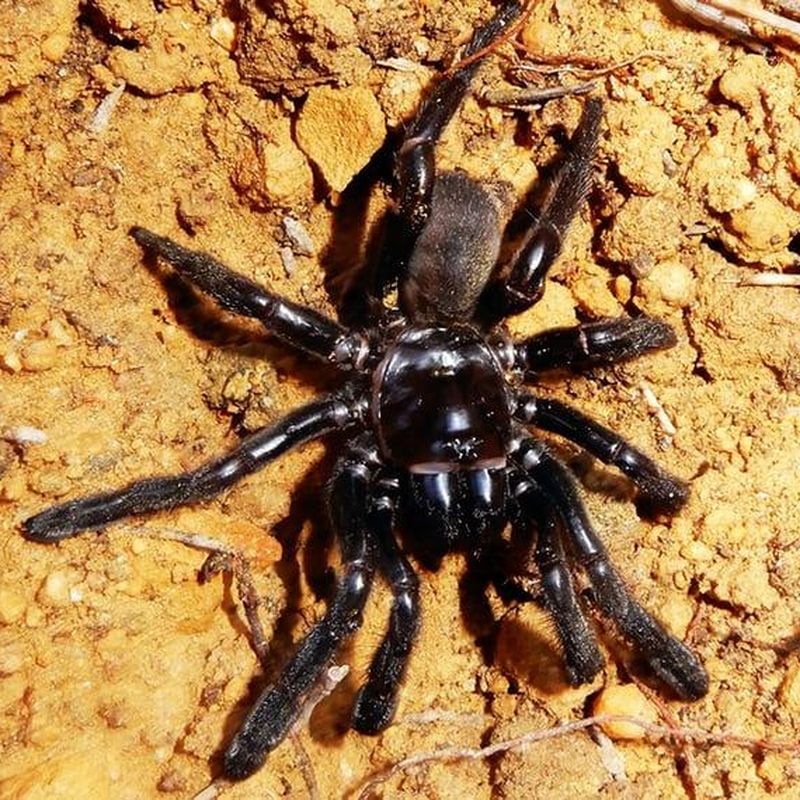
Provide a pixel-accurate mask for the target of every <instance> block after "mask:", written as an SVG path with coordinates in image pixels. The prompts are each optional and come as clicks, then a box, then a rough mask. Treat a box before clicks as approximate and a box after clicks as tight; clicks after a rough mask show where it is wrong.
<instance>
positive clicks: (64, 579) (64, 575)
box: [36, 569, 73, 607]
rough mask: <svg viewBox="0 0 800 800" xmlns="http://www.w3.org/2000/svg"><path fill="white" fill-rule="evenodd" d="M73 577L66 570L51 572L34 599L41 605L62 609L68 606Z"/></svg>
mask: <svg viewBox="0 0 800 800" xmlns="http://www.w3.org/2000/svg"><path fill="white" fill-rule="evenodd" d="M72 578H73V576H72V575H71V574H70V573H69V572H68V571H67V570H63V569H61V570H56V571H55V572H51V573H50V574H49V575H48V576H47V577H46V578H45V579H44V581H43V582H42V586H41V588H40V589H39V592H38V594H37V595H36V599H37V600H38V601H39V602H40V603H42V604H43V605H48V606H55V607H62V606H67V605H69V604H70V602H71V599H70V589H71V584H72Z"/></svg>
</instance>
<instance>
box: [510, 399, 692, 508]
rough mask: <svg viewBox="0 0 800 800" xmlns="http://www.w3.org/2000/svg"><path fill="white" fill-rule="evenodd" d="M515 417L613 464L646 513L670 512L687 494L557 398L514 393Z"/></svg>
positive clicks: (651, 463) (653, 465) (613, 435)
mask: <svg viewBox="0 0 800 800" xmlns="http://www.w3.org/2000/svg"><path fill="white" fill-rule="evenodd" d="M514 417H515V419H518V420H520V421H521V422H524V423H526V424H527V425H535V426H536V427H537V428H541V429H542V430H546V431H550V432H551V433H557V434H558V435H559V436H563V437H564V438H565V439H569V440H570V441H571V442H574V443H575V444H577V445H578V446H579V447H582V448H583V449H584V450H586V451H587V452H589V453H591V454H592V455H593V456H595V458H599V459H600V460H601V461H602V462H603V463H605V464H610V465H611V466H612V467H616V468H617V469H619V470H620V471H621V472H623V473H624V474H625V475H627V476H628V478H630V479H631V481H633V483H634V485H635V486H636V487H637V488H638V490H639V492H638V496H637V504H638V505H639V506H640V508H641V509H642V510H643V511H646V512H647V513H648V514H656V513H661V512H663V513H668V514H673V513H675V512H676V511H678V510H679V509H680V508H682V507H683V506H684V504H685V503H686V500H687V499H688V497H689V487H688V485H687V484H686V483H685V482H684V481H682V480H680V478H676V477H675V476H673V475H670V474H669V473H668V472H667V471H666V470H664V469H662V467H660V466H659V465H658V464H657V463H656V462H655V461H653V459H652V458H650V457H649V456H647V455H645V454H644V453H643V452H642V451H641V450H638V449H637V448H636V447H634V446H633V445H631V444H629V443H628V442H626V441H625V439H623V437H622V436H620V435H619V434H617V433H615V432H614V431H612V430H610V429H609V428H606V427H604V426H603V425H601V424H600V423H599V422H595V421H594V420H593V419H591V418H590V417H587V416H586V415H585V414H582V413H581V412H580V411H576V410H575V409H574V408H570V406H568V405H566V404H565V403H560V402H558V400H550V399H546V398H541V397H536V396H535V395H533V394H529V393H528V392H521V393H520V394H518V395H517V407H516V411H515V412H514Z"/></svg>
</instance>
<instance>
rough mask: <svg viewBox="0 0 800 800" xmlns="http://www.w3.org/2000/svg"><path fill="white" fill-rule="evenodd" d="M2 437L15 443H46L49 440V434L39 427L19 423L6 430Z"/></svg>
mask: <svg viewBox="0 0 800 800" xmlns="http://www.w3.org/2000/svg"><path fill="white" fill-rule="evenodd" d="M2 438H3V439H5V440H6V441H7V442H13V443H14V444H44V443H45V442H46V441H47V434H46V433H45V432H44V431H42V430H39V428H32V427H31V426H29V425H17V426H16V427H14V428H9V429H8V430H7V431H5V433H3V436H2Z"/></svg>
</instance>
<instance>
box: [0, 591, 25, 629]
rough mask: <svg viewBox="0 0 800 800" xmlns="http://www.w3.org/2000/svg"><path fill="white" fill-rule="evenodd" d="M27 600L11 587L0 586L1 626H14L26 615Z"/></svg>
mask: <svg viewBox="0 0 800 800" xmlns="http://www.w3.org/2000/svg"><path fill="white" fill-rule="evenodd" d="M26 605H27V604H26V602H25V598H24V597H23V596H22V595H21V594H20V593H19V592H18V591H17V590H16V589H12V588H11V587H10V586H0V625H13V624H14V623H15V622H18V621H19V620H20V619H21V618H22V615H23V614H24V613H25V607H26Z"/></svg>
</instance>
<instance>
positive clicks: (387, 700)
mask: <svg viewBox="0 0 800 800" xmlns="http://www.w3.org/2000/svg"><path fill="white" fill-rule="evenodd" d="M394 513H395V499H394V497H393V496H392V494H390V493H389V492H387V493H385V494H383V495H377V496H376V498H375V503H374V511H373V514H372V517H371V519H372V524H371V525H370V529H371V530H372V532H373V534H374V535H375V538H376V542H377V547H378V558H379V568H380V571H381V573H382V574H383V576H384V578H385V579H386V581H387V582H388V584H389V586H390V587H391V589H392V594H393V601H392V610H391V613H390V616H389V628H388V630H387V631H386V635H385V636H384V638H383V641H382V642H381V645H380V647H379V648H378V651H377V652H376V654H375V656H374V657H373V659H372V663H371V664H370V667H369V675H368V677H367V680H366V682H365V683H364V685H363V686H362V687H361V689H360V690H359V692H358V696H357V697H356V701H355V705H354V706H353V728H354V730H357V731H358V732H359V733H365V734H376V733H380V732H381V731H382V730H384V729H385V728H386V727H387V725H388V724H389V723H390V722H391V721H392V717H393V716H394V712H395V708H396V706H397V690H398V688H399V686H400V681H401V680H402V678H403V674H404V672H405V669H406V664H407V662H408V657H409V655H410V654H411V648H412V646H413V644H414V639H415V638H416V635H417V630H418V628H419V579H418V578H417V576H416V574H415V573H414V570H413V568H412V567H411V564H409V563H408V560H407V559H406V558H405V557H404V556H403V554H402V553H401V552H400V548H399V547H398V546H397V542H396V541H395V538H394V536H393V533H392V530H393V526H394Z"/></svg>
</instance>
